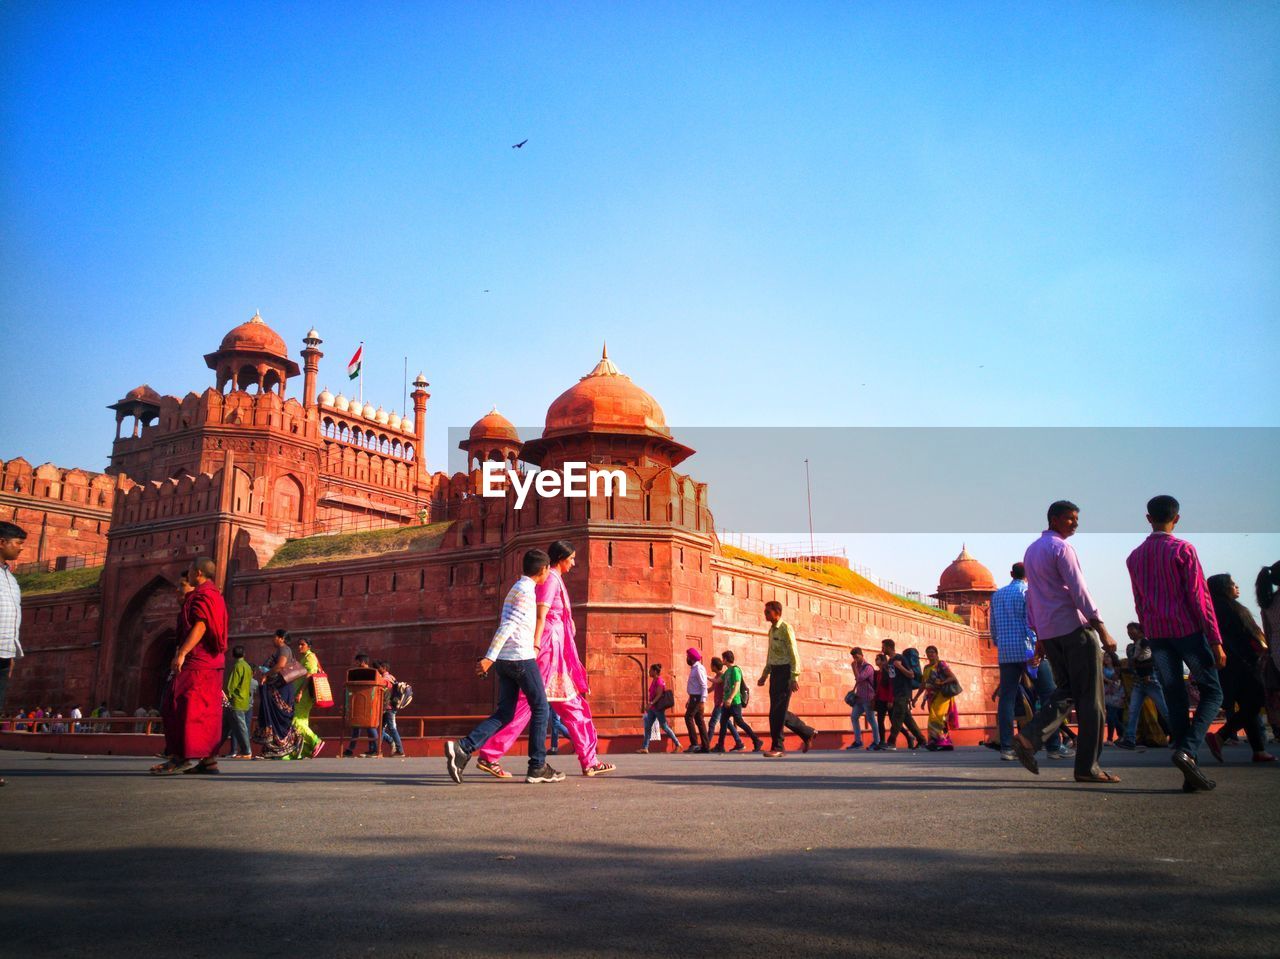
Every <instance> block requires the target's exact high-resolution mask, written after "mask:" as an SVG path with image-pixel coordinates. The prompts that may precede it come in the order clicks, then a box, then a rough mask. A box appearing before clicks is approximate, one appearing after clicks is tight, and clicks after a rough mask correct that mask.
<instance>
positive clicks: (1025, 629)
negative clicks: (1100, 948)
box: [991, 563, 1062, 761]
mask: <svg viewBox="0 0 1280 959" xmlns="http://www.w3.org/2000/svg"><path fill="white" fill-rule="evenodd" d="M1009 575H1010V576H1011V577H1013V578H1012V579H1011V580H1010V582H1009V585H1008V586H1004V587H1002V588H1001V589H998V590H996V591H995V592H994V593H992V594H991V643H992V645H993V646H995V647H996V652H997V653H998V655H999V659H1000V703H999V705H998V706H997V707H996V727H997V728H998V729H999V731H1000V758H1001V759H1004V760H1008V761H1012V760H1013V759H1014V758H1015V757H1014V755H1013V713H1014V708H1015V707H1016V705H1017V702H1018V687H1019V686H1020V685H1021V684H1022V674H1023V673H1024V672H1025V671H1026V668H1027V662H1028V660H1030V659H1032V658H1033V657H1034V654H1035V648H1036V634H1035V630H1033V629H1032V628H1031V624H1030V623H1028V622H1027V571H1026V568H1025V567H1024V566H1023V565H1022V564H1021V563H1014V564H1013V569H1011V570H1009ZM1048 665H1049V664H1048V663H1047V662H1044V663H1041V664H1040V670H1041V671H1044V670H1045V669H1047V668H1048ZM1039 678H1040V677H1039V674H1038V675H1037V679H1039ZM1044 681H1045V682H1047V683H1050V684H1051V683H1052V680H1051V679H1050V678H1049V675H1048V674H1045V675H1044ZM1036 691H1037V693H1040V689H1039V688H1037V690H1036ZM1052 691H1053V688H1052V685H1050V687H1049V692H1050V693H1051V692H1052ZM1042 695H1047V694H1043V693H1042ZM1061 751H1062V747H1061V746H1060V745H1059V743H1058V742H1057V741H1056V740H1055V741H1054V742H1051V743H1050V744H1049V752H1050V755H1058V754H1059V753H1060V752H1061Z"/></svg>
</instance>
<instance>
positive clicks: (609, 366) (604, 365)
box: [583, 343, 622, 380]
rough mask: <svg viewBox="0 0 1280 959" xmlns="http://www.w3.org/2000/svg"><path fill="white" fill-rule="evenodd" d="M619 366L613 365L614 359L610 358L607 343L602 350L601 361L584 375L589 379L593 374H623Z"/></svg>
mask: <svg viewBox="0 0 1280 959" xmlns="http://www.w3.org/2000/svg"><path fill="white" fill-rule="evenodd" d="M621 375H622V374H621V373H620V372H619V371H618V368H617V367H616V366H614V365H613V360H611V359H609V344H608V343H605V344H604V348H603V349H602V350H601V351H600V362H599V363H597V364H596V365H595V369H593V370H592V371H591V372H590V373H588V374H587V375H586V376H584V377H583V379H584V380H585V379H589V378H591V377H593V376H621Z"/></svg>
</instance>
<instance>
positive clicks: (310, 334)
mask: <svg viewBox="0 0 1280 959" xmlns="http://www.w3.org/2000/svg"><path fill="white" fill-rule="evenodd" d="M319 339H320V334H319V333H318V332H316V328H315V327H314V326H313V327H311V329H309V330H307V335H306V336H305V337H303V340H304V341H306V340H319ZM321 342H323V341H321Z"/></svg>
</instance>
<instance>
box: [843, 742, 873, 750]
mask: <svg viewBox="0 0 1280 959" xmlns="http://www.w3.org/2000/svg"><path fill="white" fill-rule="evenodd" d="M844 748H845V749H861V748H862V743H850V744H849V745H848V746H845V747H844ZM872 748H874V747H872Z"/></svg>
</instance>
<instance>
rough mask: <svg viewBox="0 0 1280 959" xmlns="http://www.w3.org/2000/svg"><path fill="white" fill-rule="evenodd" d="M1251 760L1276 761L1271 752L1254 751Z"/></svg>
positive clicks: (1258, 761) (1260, 761) (1257, 761)
mask: <svg viewBox="0 0 1280 959" xmlns="http://www.w3.org/2000/svg"><path fill="white" fill-rule="evenodd" d="M1253 761H1254V762H1255V763H1273V762H1275V761H1276V757H1275V756H1273V755H1272V754H1271V753H1254V754H1253Z"/></svg>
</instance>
